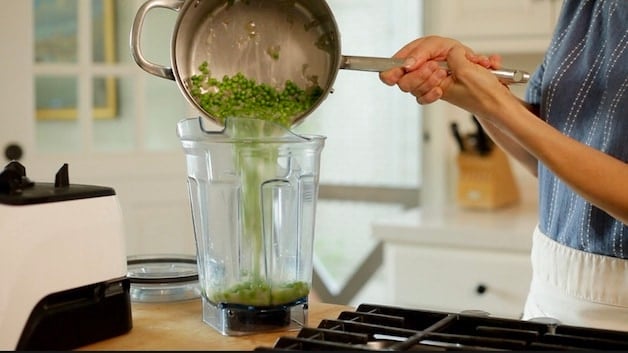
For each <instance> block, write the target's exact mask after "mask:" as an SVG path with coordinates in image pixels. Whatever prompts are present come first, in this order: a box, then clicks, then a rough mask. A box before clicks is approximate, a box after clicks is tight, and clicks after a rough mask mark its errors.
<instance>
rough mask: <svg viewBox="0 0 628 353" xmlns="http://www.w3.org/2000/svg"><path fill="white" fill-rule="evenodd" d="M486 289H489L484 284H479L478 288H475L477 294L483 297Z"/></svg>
mask: <svg viewBox="0 0 628 353" xmlns="http://www.w3.org/2000/svg"><path fill="white" fill-rule="evenodd" d="M486 289H487V288H486V286H485V285H483V284H478V286H477V287H475V292H476V293H477V294H480V295H481V294H484V293H486Z"/></svg>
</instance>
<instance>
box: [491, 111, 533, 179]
mask: <svg viewBox="0 0 628 353" xmlns="http://www.w3.org/2000/svg"><path fill="white" fill-rule="evenodd" d="M479 121H480V124H482V127H483V128H484V130H485V131H486V133H487V134H488V135H489V136H490V137H491V139H492V140H493V141H494V142H495V143H496V144H497V145H498V146H499V147H501V148H502V149H503V150H504V151H506V152H507V153H508V154H509V155H510V156H512V157H513V158H514V159H515V160H516V161H518V162H519V163H520V164H521V165H523V167H524V168H525V169H526V170H527V171H528V172H530V173H531V174H532V175H534V176H535V177H536V176H537V173H538V160H537V159H536V157H534V156H533V155H532V154H530V153H529V152H528V151H527V150H526V149H525V148H523V147H522V146H521V145H520V144H519V143H518V142H517V141H515V140H514V139H513V138H512V137H510V136H508V135H507V134H505V133H504V132H503V131H501V130H500V129H499V128H497V127H496V126H495V125H493V124H492V123H491V122H489V121H486V120H484V119H479Z"/></svg>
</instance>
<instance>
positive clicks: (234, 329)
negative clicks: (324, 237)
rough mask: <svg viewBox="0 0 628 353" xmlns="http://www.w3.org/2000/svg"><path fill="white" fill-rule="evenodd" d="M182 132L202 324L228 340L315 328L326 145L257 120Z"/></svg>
mask: <svg viewBox="0 0 628 353" xmlns="http://www.w3.org/2000/svg"><path fill="white" fill-rule="evenodd" d="M204 123H205V120H204V118H200V117H199V118H191V119H184V120H182V121H180V122H179V123H178V125H177V132H178V136H179V138H180V139H181V143H182V145H183V149H184V152H185V158H186V164H187V172H188V190H189V196H190V203H191V207H192V219H193V224H194V233H195V237H196V247H197V263H198V272H199V282H200V287H201V296H202V305H203V321H204V322H205V323H207V324H209V325H210V326H212V327H213V328H215V329H216V330H217V331H219V332H220V333H221V334H223V335H243V334H248V333H256V332H261V331H269V330H277V329H289V328H298V327H301V326H303V325H304V324H306V322H307V303H308V294H309V291H310V288H311V283H312V270H313V265H312V257H313V241H314V225H315V211H316V201H317V197H318V180H319V169H320V153H321V150H322V149H323V146H324V142H325V137H323V136H299V135H296V134H294V133H292V132H290V131H289V130H287V129H285V128H283V127H281V126H279V125H276V124H273V123H270V122H266V121H264V120H258V119H245V118H230V119H227V121H226V123H225V128H224V130H222V131H217V132H212V131H208V130H207V129H206V128H205V126H204Z"/></svg>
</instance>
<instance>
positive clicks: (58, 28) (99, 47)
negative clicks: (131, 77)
mask: <svg viewBox="0 0 628 353" xmlns="http://www.w3.org/2000/svg"><path fill="white" fill-rule="evenodd" d="M86 4H88V2H86V1H84V0H34V1H33V6H34V15H35V16H34V18H35V23H34V26H35V27H34V37H35V38H34V45H35V47H34V54H35V55H34V67H35V82H34V84H35V101H36V116H37V119H41V120H67V119H76V118H77V116H78V102H79V98H80V95H81V94H83V92H80V91H79V90H80V87H85V86H84V85H83V86H81V85H80V84H79V82H80V80H85V79H87V80H89V82H90V83H89V84H90V85H91V91H92V105H93V109H92V116H93V117H94V118H100V119H102V118H105V119H107V118H114V117H115V116H116V115H117V104H118V103H117V80H116V78H115V77H114V76H111V75H97V74H95V73H93V72H94V70H90V68H91V67H92V66H96V65H101V64H105V65H106V64H108V63H114V62H115V61H116V50H115V45H116V33H115V12H116V8H115V0H91V1H90V2H89V5H90V6H89V9H90V15H89V18H87V16H85V15H84V14H83V10H84V8H83V6H86ZM85 18H86V19H87V21H85ZM81 20H82V21H81ZM83 33H91V41H88V40H86V38H83V37H81V35H82V34H83ZM88 42H91V50H85V49H84V48H83V47H84V46H85V45H86V44H84V43H88ZM86 53H91V54H90V55H89V58H88V59H86V58H84V57H85V56H86V55H85V54H86ZM86 68H87V69H86ZM83 99H84V98H83Z"/></svg>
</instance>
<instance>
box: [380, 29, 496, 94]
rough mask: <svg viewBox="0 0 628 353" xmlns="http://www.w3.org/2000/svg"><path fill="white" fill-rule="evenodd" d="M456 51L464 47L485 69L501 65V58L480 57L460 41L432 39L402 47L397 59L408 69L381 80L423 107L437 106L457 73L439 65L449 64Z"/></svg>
mask: <svg viewBox="0 0 628 353" xmlns="http://www.w3.org/2000/svg"><path fill="white" fill-rule="evenodd" d="M453 48H462V49H463V50H464V56H465V58H466V59H467V60H468V61H470V62H471V63H474V64H476V65H479V66H481V67H484V68H499V67H500V66H501V58H500V57H499V56H497V55H493V56H490V57H486V56H481V55H477V54H475V53H474V52H473V50H471V49H470V48H468V47H466V46H464V45H463V44H462V43H460V42H459V41H457V40H454V39H450V38H444V37H437V36H428V37H423V38H419V39H417V40H414V41H412V42H410V43H408V44H407V45H406V46H404V47H403V48H401V49H400V50H399V51H398V52H397V53H396V54H395V55H394V57H395V58H403V59H405V64H404V66H403V67H402V68H394V69H391V70H388V71H385V72H382V73H380V79H381V80H382V82H384V83H385V84H387V85H389V86H392V85H397V86H398V87H399V89H401V90H402V91H403V92H409V93H411V94H412V95H414V96H415V97H416V100H417V102H418V103H419V104H429V103H433V102H435V101H436V100H438V99H441V98H442V97H443V94H444V91H443V90H444V89H445V88H446V87H448V86H449V85H450V83H449V82H448V81H446V80H447V79H448V78H450V74H451V72H452V71H453V70H451V67H450V69H449V70H448V69H447V68H446V67H445V68H444V67H442V66H440V64H439V63H446V61H447V60H448V57H449V55H450V53H451V50H452V49H453Z"/></svg>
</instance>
